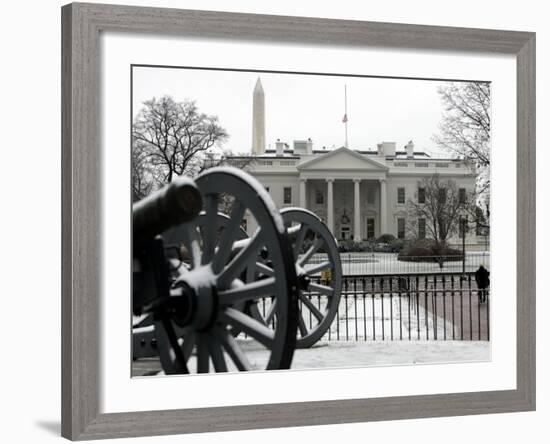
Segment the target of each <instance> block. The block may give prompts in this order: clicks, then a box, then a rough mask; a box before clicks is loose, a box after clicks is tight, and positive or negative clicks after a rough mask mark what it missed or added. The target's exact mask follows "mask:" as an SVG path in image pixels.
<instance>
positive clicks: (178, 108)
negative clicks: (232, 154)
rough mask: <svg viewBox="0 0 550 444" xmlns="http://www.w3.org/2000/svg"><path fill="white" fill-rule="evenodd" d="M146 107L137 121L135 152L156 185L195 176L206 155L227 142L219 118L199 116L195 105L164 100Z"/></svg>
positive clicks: (134, 130)
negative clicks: (178, 177)
mask: <svg viewBox="0 0 550 444" xmlns="http://www.w3.org/2000/svg"><path fill="white" fill-rule="evenodd" d="M143 105H144V106H143V108H142V109H141V111H140V112H139V114H138V116H137V117H136V119H135V121H134V125H133V132H132V134H133V140H132V142H133V143H132V149H133V150H134V152H136V153H138V157H140V158H141V157H143V161H144V162H146V163H147V170H148V171H147V174H146V176H147V177H150V178H151V180H152V182H154V183H155V184H156V185H162V184H166V183H169V182H171V181H172V178H173V177H174V176H175V175H182V174H186V175H191V176H192V175H195V174H196V173H197V172H198V171H199V170H200V168H201V165H202V164H203V157H204V154H205V153H206V151H207V150H210V149H213V148H216V147H218V146H219V145H220V144H221V143H222V142H224V141H225V140H227V138H228V134H227V132H226V131H225V129H223V128H222V127H221V126H220V125H219V123H218V118H217V117H215V116H209V115H206V114H204V113H200V112H199V110H198V108H197V106H196V104H195V102H193V101H189V100H186V101H184V102H176V101H175V100H174V99H173V98H172V97H170V96H164V97H161V98H160V99H156V98H152V99H151V100H148V101H146V102H144V103H143ZM138 172H139V171H136V173H138ZM135 180H136V182H139V180H138V178H135ZM132 182H134V178H133V180H132Z"/></svg>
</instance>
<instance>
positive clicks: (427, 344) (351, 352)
mask: <svg viewBox="0 0 550 444" xmlns="http://www.w3.org/2000/svg"><path fill="white" fill-rule="evenodd" d="M490 359H491V346H490V343H489V342H487V341H410V342H409V341H367V342H343V341H342V342H334V341H331V342H325V341H323V342H318V343H317V344H315V345H314V346H313V347H312V348H310V349H304V350H296V351H295V353H294V360H293V361H292V368H293V369H308V368H329V367H336V368H338V367H340V368H341V367H368V366H379V365H386V366H387V365H403V364H426V363H430V364H435V363H450V362H476V361H489V360H490Z"/></svg>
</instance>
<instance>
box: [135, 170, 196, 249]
mask: <svg viewBox="0 0 550 444" xmlns="http://www.w3.org/2000/svg"><path fill="white" fill-rule="evenodd" d="M201 209H202V198H201V194H200V192H199V189H198V188H197V186H196V185H195V182H194V181H193V180H191V179H189V178H187V177H177V178H176V179H175V180H174V181H172V182H171V183H170V184H168V185H166V186H165V187H163V188H162V189H160V190H158V191H157V192H155V193H153V194H151V195H149V196H147V197H146V198H144V199H142V200H140V201H139V202H136V203H135V204H134V205H133V207H132V224H133V238H134V242H138V243H139V242H141V241H144V240H146V239H150V238H152V237H154V236H156V235H158V234H161V233H162V232H164V231H166V230H167V229H168V228H170V227H172V226H173V225H177V224H180V223H184V222H187V221H189V220H191V219H193V218H194V217H196V216H197V215H198V214H199V212H200V211H201Z"/></svg>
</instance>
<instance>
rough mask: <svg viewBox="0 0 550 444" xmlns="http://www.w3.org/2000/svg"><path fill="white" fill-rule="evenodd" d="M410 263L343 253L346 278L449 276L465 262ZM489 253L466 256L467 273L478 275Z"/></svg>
mask: <svg viewBox="0 0 550 444" xmlns="http://www.w3.org/2000/svg"><path fill="white" fill-rule="evenodd" d="M409 259H411V260H408V261H400V260H398V259H397V253H340V260H341V261H342V270H343V273H344V275H346V276H354V275H358V276H365V275H391V274H410V273H426V274H435V273H441V274H448V273H461V272H462V260H461V259H460V260H452V261H451V260H445V261H443V263H442V266H440V264H439V262H438V259H439V258H438V257H437V256H433V257H418V258H409ZM325 260H326V255H324V254H316V255H315V256H314V257H312V258H311V259H310V263H322V262H324V261H325ZM489 260H490V256H489V252H467V253H466V260H465V272H466V273H472V272H475V271H476V270H477V269H478V268H479V266H480V265H481V264H484V265H485V266H486V267H487V266H488V265H489Z"/></svg>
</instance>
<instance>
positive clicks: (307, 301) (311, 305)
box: [300, 293, 324, 322]
mask: <svg viewBox="0 0 550 444" xmlns="http://www.w3.org/2000/svg"><path fill="white" fill-rule="evenodd" d="M300 300H301V301H302V303H303V304H304V305H305V306H306V307H307V308H308V310H309V311H311V313H312V314H313V316H315V318H316V319H317V320H318V321H319V322H321V320H322V319H323V318H324V316H323V313H321V311H320V310H319V309H318V308H317V307H316V306H315V304H314V303H313V302H311V299H309V298H308V297H307V296H306V295H305V294H304V293H300Z"/></svg>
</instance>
